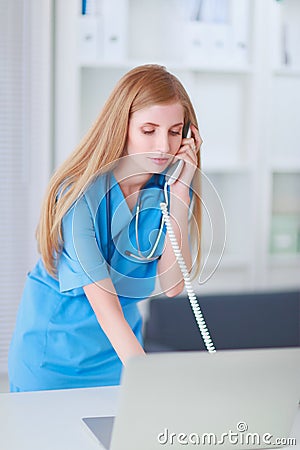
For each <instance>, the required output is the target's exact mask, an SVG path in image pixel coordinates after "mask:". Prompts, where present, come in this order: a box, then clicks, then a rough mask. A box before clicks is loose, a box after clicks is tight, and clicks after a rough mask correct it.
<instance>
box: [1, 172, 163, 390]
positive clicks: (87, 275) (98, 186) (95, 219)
mask: <svg viewBox="0 0 300 450" xmlns="http://www.w3.org/2000/svg"><path fill="white" fill-rule="evenodd" d="M163 185H164V176H163V175H154V176H153V177H152V178H151V179H150V180H149V182H148V183H146V185H145V186H144V188H143V189H142V191H141V193H140V207H141V212H140V215H139V221H138V223H139V234H138V240H139V246H140V250H141V251H142V253H143V254H144V256H146V255H148V254H149V251H150V250H151V248H152V246H153V243H154V242H155V240H156V237H157V233H158V230H159V228H160V224H161V218H162V214H161V211H160V207H159V205H160V202H162V201H164V194H163ZM108 190H109V194H107V191H108ZM108 208H109V210H108ZM135 213H136V206H135V208H134V209H133V210H132V211H131V210H130V209H129V207H128V205H127V202H126V200H125V198H124V195H123V193H122V190H121V188H120V186H119V184H118V183H117V181H116V179H115V177H114V175H113V173H106V174H103V175H101V176H99V177H97V178H96V179H95V180H94V181H93V182H92V183H91V184H90V186H89V187H88V189H87V190H86V192H85V193H84V194H83V195H82V196H81V197H80V198H79V199H78V200H77V201H76V202H75V204H74V205H73V206H72V207H71V208H70V210H69V211H68V213H67V214H66V215H65V217H64V218H63V221H62V234H63V249H62V253H61V254H60V256H59V258H58V260H57V279H56V278H53V277H52V276H50V275H49V274H48V272H47V271H46V270H45V268H44V265H43V263H42V261H41V260H39V261H38V263H37V265H36V266H35V268H34V269H33V270H32V271H31V272H30V273H29V274H28V276H27V280H26V284H25V288H24V292H23V297H22V301H21V304H20V307H19V312H18V316H17V322H16V327H15V332H14V335H13V339H12V342H11V346H10V352H9V377H10V383H11V390H12V391H26V390H41V389H65V388H75V387H89V386H101V385H115V384H119V382H120V375H121V370H122V364H121V361H120V359H119V358H118V356H117V354H116V352H115V350H114V349H113V347H112V345H111V344H110V341H109V340H108V338H107V336H106V335H105V333H104V332H103V330H102V329H101V327H100V325H99V323H98V321H97V319H96V316H95V314H94V311H93V310H92V308H91V306H90V303H89V301H88V299H87V298H86V296H85V294H84V290H83V286H86V285H88V284H90V283H93V282H97V281H100V280H103V279H104V278H108V277H110V278H111V280H112V282H113V284H114V287H115V289H116V292H117V294H118V297H119V300H120V303H121V306H122V308H123V312H124V316H125V318H126V319H127V321H128V323H129V325H130V326H131V328H132V330H133V332H134V333H135V335H136V336H137V338H138V340H139V341H140V342H141V343H142V333H141V328H142V321H141V316H140V313H139V310H138V308H137V302H138V301H140V300H143V299H145V298H147V297H149V295H150V294H151V293H152V292H153V290H154V287H155V277H156V272H157V262H158V259H156V260H154V261H149V260H147V261H139V260H137V259H135V258H134V257H132V256H128V253H127V252H131V253H133V254H136V255H138V252H137V242H136V233H135V223H136V214H135ZM109 222H110V223H109ZM163 246H164V232H163V234H162V237H161V239H160V241H159V245H158V247H157V249H156V251H155V255H156V256H160V255H161V253H162V251H163Z"/></svg>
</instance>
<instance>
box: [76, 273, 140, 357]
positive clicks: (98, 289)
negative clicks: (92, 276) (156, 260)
mask: <svg viewBox="0 0 300 450" xmlns="http://www.w3.org/2000/svg"><path fill="white" fill-rule="evenodd" d="M84 291H85V294H86V296H87V298H88V300H89V302H90V304H91V306H92V308H93V310H94V312H95V315H96V317H97V320H98V322H99V324H100V326H101V328H102V329H103V331H104V333H105V334H106V336H107V337H108V339H109V341H110V342H111V344H112V346H113V347H114V349H115V351H116V353H117V354H118V356H119V358H120V360H121V361H122V363H123V364H124V365H126V362H127V361H128V359H129V358H130V357H132V356H135V355H142V354H145V352H144V349H143V347H142V346H141V344H140V343H139V341H138V339H137V338H136V336H135V334H134V333H133V331H132V329H131V327H130V326H129V324H128V322H127V320H126V319H125V317H124V314H123V311H122V308H121V305H120V302H119V299H118V296H117V294H116V293H115V290H114V287H113V284H112V282H111V280H109V279H105V280H101V281H100V282H97V283H92V284H90V285H87V286H85V287H84Z"/></svg>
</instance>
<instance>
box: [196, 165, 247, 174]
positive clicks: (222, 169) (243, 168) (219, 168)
mask: <svg viewBox="0 0 300 450" xmlns="http://www.w3.org/2000/svg"><path fill="white" fill-rule="evenodd" d="M252 170H253V167H252V166H250V165H248V164H238V163H237V164H226V163H224V164H222V163H208V164H204V163H202V171H203V173H204V174H207V175H209V174H224V175H231V174H244V175H247V174H250V173H251V172H252Z"/></svg>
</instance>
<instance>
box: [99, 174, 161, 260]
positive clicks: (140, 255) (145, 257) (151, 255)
mask: <svg viewBox="0 0 300 450" xmlns="http://www.w3.org/2000/svg"><path fill="white" fill-rule="evenodd" d="M106 183H107V184H106V214H107V216H106V217H107V261H108V262H110V261H111V256H112V255H111V242H112V239H111V233H110V226H111V211H110V190H111V173H108V174H107V181H106ZM164 196H165V202H166V203H167V204H168V203H169V202H168V191H167V183H165V187H164ZM141 203H142V201H141V191H140V192H139V195H138V199H137V205H136V213H135V226H134V228H135V239H136V246H137V254H135V253H133V252H131V251H129V250H125V255H126V256H130V257H132V258H134V259H136V260H137V261H144V262H147V261H149V262H150V261H155V260H156V259H158V258H160V255H154V253H155V251H156V249H157V247H158V244H159V242H160V239H161V235H162V233H163V229H164V224H165V220H164V216H163V214H162V217H161V221H160V226H159V230H158V233H157V237H156V240H155V242H154V244H153V246H152V249H151V250H150V251H149V253H148V255H145V254H143V253H142V251H141V247H140V239H139V217H140V211H141Z"/></svg>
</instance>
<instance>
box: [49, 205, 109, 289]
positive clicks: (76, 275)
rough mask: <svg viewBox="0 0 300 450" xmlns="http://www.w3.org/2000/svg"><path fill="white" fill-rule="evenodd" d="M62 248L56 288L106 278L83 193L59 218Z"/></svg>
mask: <svg viewBox="0 0 300 450" xmlns="http://www.w3.org/2000/svg"><path fill="white" fill-rule="evenodd" d="M62 236H63V242H64V245H63V250H62V253H61V254H60V257H59V259H58V265H57V274H58V281H59V286H60V292H66V291H69V290H71V289H75V288H79V287H83V286H86V285H87V284H91V283H93V282H96V281H100V280H102V279H104V278H108V277H109V276H110V275H109V271H108V268H107V264H106V261H105V258H104V256H103V253H102V251H101V248H100V245H99V243H98V242H97V239H96V233H95V218H94V217H93V215H92V213H91V211H90V209H89V207H88V204H87V202H86V199H85V196H82V197H81V198H80V199H79V200H77V201H76V202H75V204H74V205H73V206H72V208H71V209H70V210H69V211H68V213H67V214H66V215H65V216H64V218H63V220H62Z"/></svg>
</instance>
